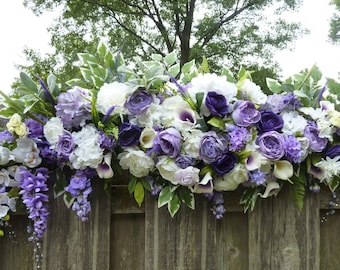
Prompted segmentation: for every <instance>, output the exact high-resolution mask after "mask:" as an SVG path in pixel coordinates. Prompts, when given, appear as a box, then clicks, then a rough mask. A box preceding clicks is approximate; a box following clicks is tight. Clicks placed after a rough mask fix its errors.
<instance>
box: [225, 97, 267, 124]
mask: <svg viewBox="0 0 340 270" xmlns="http://www.w3.org/2000/svg"><path fill="white" fill-rule="evenodd" d="M231 117H232V118H233V120H234V122H235V124H236V125H238V126H241V127H248V126H250V125H252V124H255V123H257V122H258V121H260V119H261V114H260V112H259V111H258V110H256V108H255V105H254V104H253V103H252V102H250V101H239V102H236V103H235V105H234V111H233V113H232V115H231Z"/></svg>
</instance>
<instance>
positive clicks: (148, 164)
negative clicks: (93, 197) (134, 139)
mask: <svg viewBox="0 0 340 270" xmlns="http://www.w3.org/2000/svg"><path fill="white" fill-rule="evenodd" d="M118 159H119V165H120V166H121V167H122V169H124V170H129V171H130V173H131V174H132V175H134V176H136V177H138V178H140V177H144V176H147V175H148V174H149V172H150V171H151V170H152V169H153V168H154V165H155V163H154V161H153V159H152V158H151V157H150V156H148V155H147V154H145V153H144V152H143V151H142V150H136V149H134V148H132V147H127V148H126V149H125V151H124V152H122V153H120V154H119V155H118Z"/></svg>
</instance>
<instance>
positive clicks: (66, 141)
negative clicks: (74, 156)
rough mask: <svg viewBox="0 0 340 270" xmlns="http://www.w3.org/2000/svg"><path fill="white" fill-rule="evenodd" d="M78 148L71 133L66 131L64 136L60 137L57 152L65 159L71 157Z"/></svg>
mask: <svg viewBox="0 0 340 270" xmlns="http://www.w3.org/2000/svg"><path fill="white" fill-rule="evenodd" d="M75 147H76V145H75V143H74V141H73V138H72V134H71V132H69V131H67V130H64V133H63V135H61V136H60V137H59V140H58V143H57V146H56V151H57V153H58V154H59V155H61V156H64V157H67V158H68V157H69V156H70V155H71V153H72V151H73V150H74V148H75Z"/></svg>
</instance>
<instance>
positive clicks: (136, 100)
mask: <svg viewBox="0 0 340 270" xmlns="http://www.w3.org/2000/svg"><path fill="white" fill-rule="evenodd" d="M151 103H152V96H151V94H150V93H149V92H147V91H145V90H137V91H135V92H134V93H133V94H132V95H131V96H129V98H128V99H127V101H126V102H125V108H126V109H127V110H128V111H129V112H130V113H132V114H137V115H139V114H143V113H145V111H146V110H147V109H148V107H149V105H150V104H151Z"/></svg>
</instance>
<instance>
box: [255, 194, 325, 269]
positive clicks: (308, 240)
mask: <svg viewBox="0 0 340 270" xmlns="http://www.w3.org/2000/svg"><path fill="white" fill-rule="evenodd" d="M319 226H320V217H319V200H318V196H313V195H312V196H308V195H307V196H306V200H305V205H304V207H303V209H302V210H301V211H300V210H298V209H297V207H296V205H295V202H294V201H293V199H292V197H291V195H290V194H289V193H288V192H287V190H282V191H281V192H280V194H279V196H278V197H275V198H271V199H266V200H260V201H259V202H258V205H257V206H256V207H255V209H254V211H253V212H251V213H249V254H250V256H249V262H250V264H251V268H250V269H254V270H262V269H275V270H291V269H296V270H298V269H300V270H306V269H309V270H313V269H320V268H319V265H320V261H319V254H320V252H319V244H320V237H319Z"/></svg>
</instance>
